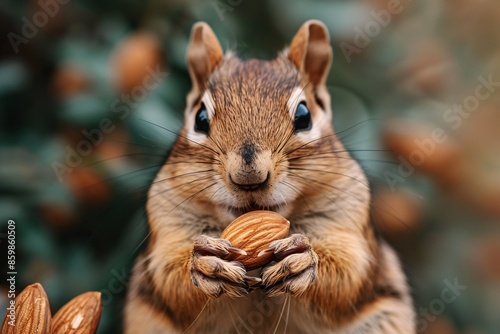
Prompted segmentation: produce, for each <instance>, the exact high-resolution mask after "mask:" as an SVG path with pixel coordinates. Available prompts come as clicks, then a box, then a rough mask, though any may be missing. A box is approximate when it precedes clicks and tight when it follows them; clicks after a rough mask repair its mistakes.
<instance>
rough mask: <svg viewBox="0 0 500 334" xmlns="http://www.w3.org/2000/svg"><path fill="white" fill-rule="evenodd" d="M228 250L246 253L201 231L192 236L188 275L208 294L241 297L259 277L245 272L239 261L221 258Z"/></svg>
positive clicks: (230, 252) (223, 240) (229, 251)
mask: <svg viewBox="0 0 500 334" xmlns="http://www.w3.org/2000/svg"><path fill="white" fill-rule="evenodd" d="M229 254H242V255H246V253H245V251H243V250H240V249H237V248H234V247H232V246H231V243H230V242H229V241H228V240H225V239H219V238H212V237H208V236H205V235H201V236H199V237H197V238H196V239H195V240H194V246H193V254H192V257H191V279H192V281H193V283H194V285H195V286H196V287H198V288H199V289H200V290H202V291H203V292H204V293H206V294H207V295H208V296H210V297H214V298H216V297H219V296H220V295H222V294H223V293H225V294H227V295H228V296H230V297H240V296H243V295H245V294H247V293H248V292H249V291H250V290H251V289H252V288H253V286H254V285H256V284H259V283H260V279H258V278H257V279H255V278H252V277H248V276H247V275H246V270H245V267H244V266H243V265H242V264H241V263H240V262H237V261H226V260H224V257H225V256H228V255H229ZM257 280H258V282H257Z"/></svg>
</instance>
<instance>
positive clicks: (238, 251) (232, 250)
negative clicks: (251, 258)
mask: <svg viewBox="0 0 500 334" xmlns="http://www.w3.org/2000/svg"><path fill="white" fill-rule="evenodd" d="M227 250H228V251H230V252H232V253H236V254H240V255H243V256H247V255H248V254H247V252H245V251H244V250H243V249H239V248H234V247H227Z"/></svg>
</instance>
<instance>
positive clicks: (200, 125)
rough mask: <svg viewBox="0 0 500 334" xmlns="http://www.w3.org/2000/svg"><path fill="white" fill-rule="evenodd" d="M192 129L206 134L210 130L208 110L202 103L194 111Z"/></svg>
mask: <svg viewBox="0 0 500 334" xmlns="http://www.w3.org/2000/svg"><path fill="white" fill-rule="evenodd" d="M194 130H195V131H196V132H201V133H204V134H206V135H208V132H209V131H210V123H209V121H208V112H207V108H205V105H204V104H203V103H202V104H201V106H200V109H199V110H198V112H197V113H196V118H195V121H194Z"/></svg>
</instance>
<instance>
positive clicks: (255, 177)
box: [229, 171, 270, 191]
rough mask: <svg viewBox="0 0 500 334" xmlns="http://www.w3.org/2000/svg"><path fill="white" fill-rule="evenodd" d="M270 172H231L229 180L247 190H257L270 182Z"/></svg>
mask: <svg viewBox="0 0 500 334" xmlns="http://www.w3.org/2000/svg"><path fill="white" fill-rule="evenodd" d="M269 178H270V173H269V172H267V173H262V172H260V171H253V172H244V171H238V172H236V173H234V175H233V174H229V180H230V181H231V183H232V185H233V186H235V187H237V188H239V189H241V190H246V191H255V190H259V189H262V188H264V187H265V186H266V185H267V183H269Z"/></svg>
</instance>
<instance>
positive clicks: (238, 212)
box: [229, 202, 284, 217]
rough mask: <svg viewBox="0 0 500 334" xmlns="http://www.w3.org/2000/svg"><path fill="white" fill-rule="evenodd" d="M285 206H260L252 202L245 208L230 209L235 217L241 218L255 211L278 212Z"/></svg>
mask: <svg viewBox="0 0 500 334" xmlns="http://www.w3.org/2000/svg"><path fill="white" fill-rule="evenodd" d="M283 206H284V204H276V205H259V204H257V203H255V202H251V203H250V204H248V205H246V206H243V207H230V208H229V211H230V212H231V213H232V214H233V215H235V216H236V217H239V216H241V215H242V214H245V213H247V212H250V211H255V210H268V211H274V212H277V211H278V210H279V209H280V208H281V207H283Z"/></svg>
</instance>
